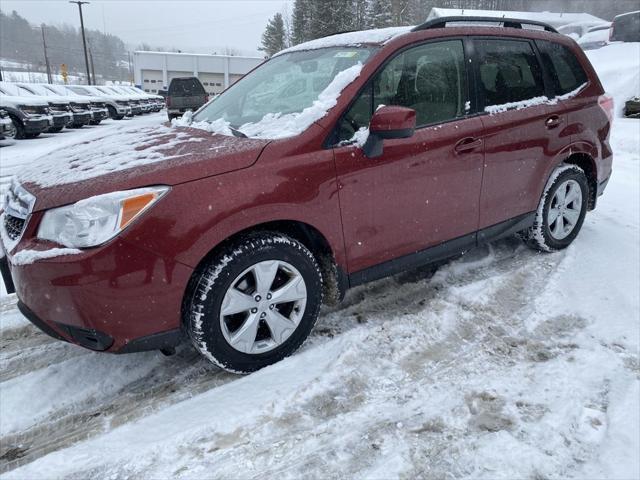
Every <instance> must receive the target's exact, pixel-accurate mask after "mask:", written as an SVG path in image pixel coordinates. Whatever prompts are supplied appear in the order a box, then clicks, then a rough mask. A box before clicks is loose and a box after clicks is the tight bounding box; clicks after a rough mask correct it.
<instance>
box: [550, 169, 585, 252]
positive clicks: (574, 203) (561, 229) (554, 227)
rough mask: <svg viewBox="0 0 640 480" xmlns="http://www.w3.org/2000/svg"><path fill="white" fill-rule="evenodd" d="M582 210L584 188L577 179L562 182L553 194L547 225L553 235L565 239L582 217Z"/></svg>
mask: <svg viewBox="0 0 640 480" xmlns="http://www.w3.org/2000/svg"><path fill="white" fill-rule="evenodd" d="M581 210H582V190H581V189H580V185H579V184H578V182H576V181H575V180H567V181H565V182H563V183H561V184H560V185H559V186H558V188H557V189H556V191H555V192H554V194H553V197H552V199H551V204H550V205H549V212H548V214H547V225H548V226H549V232H550V233H551V236H552V237H553V238H555V239H556V240H563V239H565V238H567V237H568V236H569V235H571V232H573V230H574V229H575V228H576V225H577V224H578V221H579V219H580V212H581Z"/></svg>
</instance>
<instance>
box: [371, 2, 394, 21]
mask: <svg viewBox="0 0 640 480" xmlns="http://www.w3.org/2000/svg"><path fill="white" fill-rule="evenodd" d="M369 19H370V26H371V27H372V28H384V27H391V26H393V25H394V24H395V22H394V15H393V4H392V3H391V2H390V1H389V0H372V2H371V3H370V5H369Z"/></svg>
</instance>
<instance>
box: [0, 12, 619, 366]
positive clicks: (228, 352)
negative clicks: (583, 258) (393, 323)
mask: <svg viewBox="0 0 640 480" xmlns="http://www.w3.org/2000/svg"><path fill="white" fill-rule="evenodd" d="M494 23H496V24H497V25H498V26H497V27H496V26H492V25H493V24H494ZM612 107H613V105H612V101H611V99H610V98H609V97H607V96H606V95H604V91H603V88H602V85H601V84H600V81H599V80H598V77H597V75H596V73H595V72H594V70H593V67H592V66H591V64H590V63H589V61H588V60H587V58H586V57H585V55H584V53H583V52H582V50H581V49H580V48H579V47H578V45H577V44H576V43H575V42H574V41H573V40H571V39H569V38H568V37H565V36H563V35H560V34H557V33H555V31H554V30H553V29H552V28H551V27H549V26H547V25H544V24H538V23H534V22H524V21H519V20H509V19H486V18H482V19H479V18H467V17H463V18H446V19H439V20H435V21H431V22H427V23H425V24H423V25H420V26H418V27H415V28H412V29H411V28H407V29H404V28H394V29H384V30H377V31H376V30H373V31H368V32H352V33H346V34H340V35H335V36H332V37H327V38H324V39H320V40H315V41H312V42H309V43H306V44H303V45H299V46H296V47H293V48H291V49H289V50H287V51H284V52H282V53H280V54H278V55H276V56H274V57H273V58H272V59H270V60H269V61H267V62H265V63H264V64H262V65H261V66H259V67H257V68H256V69H255V70H254V71H253V72H251V73H250V74H249V75H247V76H245V77H244V78H242V79H241V80H240V81H238V82H237V83H236V84H234V85H233V86H232V87H231V88H230V89H228V90H227V91H225V92H224V93H223V94H222V95H221V96H220V97H218V98H217V99H215V100H213V101H211V102H209V103H208V104H206V105H205V106H204V107H202V108H201V109H200V110H199V111H197V112H196V113H195V114H193V116H191V115H190V114H187V115H186V116H185V117H183V119H181V120H179V121H175V120H174V123H173V125H158V126H157V127H147V128H144V129H138V130H133V129H130V130H123V131H122V132H121V133H119V134H118V135H117V136H114V137H103V138H99V139H96V140H94V141H90V142H85V143H83V144H78V145H75V146H72V147H68V148H65V149H63V150H61V151H58V152H54V153H53V154H51V155H49V156H48V158H46V159H44V160H42V161H41V162H38V163H37V164H36V165H31V166H29V167H27V168H25V171H24V172H22V173H21V174H20V175H19V176H18V178H17V179H15V180H14V182H13V184H12V187H11V189H10V191H9V194H8V198H7V203H6V205H5V210H4V213H3V219H2V223H3V225H2V228H1V229H0V230H1V233H2V243H3V245H4V251H6V252H7V254H6V256H5V257H4V258H3V261H2V271H3V276H4V279H5V283H6V285H7V286H8V288H9V289H10V290H13V289H14V288H15V290H17V295H18V299H19V300H20V301H19V304H18V305H19V308H20V309H21V311H22V312H23V313H24V315H25V316H26V317H27V318H29V319H30V320H31V321H32V322H33V323H34V324H35V325H36V326H38V327H39V328H40V329H42V330H43V331H45V332H46V333H48V334H49V335H51V336H54V337H56V338H59V339H61V340H65V341H68V342H73V343H76V344H78V345H81V346H83V347H87V348H90V349H92V350H100V351H108V352H114V353H124V352H134V351H140V350H151V349H160V350H164V351H165V352H170V351H171V350H172V349H173V347H174V346H175V345H176V344H177V343H178V342H179V341H180V340H181V338H183V337H185V336H187V337H189V338H190V339H191V341H192V342H193V344H194V345H195V347H196V348H197V349H198V350H199V351H200V352H201V353H202V354H203V355H204V356H205V357H207V358H208V359H209V360H211V361H213V362H215V363H217V364H218V365H220V366H221V367H223V368H225V369H228V370H231V371H236V372H250V371H253V370H256V369H258V368H261V367H263V366H265V365H269V364H271V363H273V362H276V361H278V360H280V359H282V358H284V357H286V356H288V355H290V354H291V353H292V352H294V351H295V350H296V349H297V348H298V347H299V346H300V345H301V344H302V342H303V341H304V340H305V338H306V337H307V336H308V334H309V332H310V331H311V329H312V327H313V325H314V323H315V322H316V319H317V317H318V312H319V310H320V305H321V304H322V303H323V302H325V303H330V304H333V303H336V302H338V301H340V300H341V298H342V297H343V296H344V293H345V291H346V290H347V289H348V288H349V287H353V286H355V285H359V284H362V283H364V282H369V281H372V280H376V279H379V278H382V277H385V276H388V275H393V274H396V273H398V272H400V271H402V270H405V269H409V268H412V267H415V266H417V265H422V264H426V263H429V262H434V261H440V260H442V259H444V258H448V257H452V256H455V255H457V254H460V253H461V252H464V251H466V250H469V249H471V248H474V247H476V246H477V245H480V244H484V243H486V242H490V241H493V240H495V239H498V238H501V237H504V236H506V235H512V234H515V233H518V234H519V235H520V236H521V237H522V238H524V240H525V241H526V242H527V243H528V244H529V245H531V246H532V247H534V248H538V249H540V250H544V251H554V250H559V249H562V248H565V247H567V246H568V245H569V244H570V243H571V242H572V241H573V240H574V239H575V238H576V235H577V234H578V232H579V231H580V228H581V226H582V223H583V220H584V217H585V214H586V212H587V210H592V209H593V208H595V206H596V200H597V198H598V196H599V195H601V194H602V192H603V190H604V188H605V186H606V184H607V181H608V179H609V176H610V174H611V162H612V152H611V148H610V146H609V133H610V129H611V115H612ZM14 285H15V287H14Z"/></svg>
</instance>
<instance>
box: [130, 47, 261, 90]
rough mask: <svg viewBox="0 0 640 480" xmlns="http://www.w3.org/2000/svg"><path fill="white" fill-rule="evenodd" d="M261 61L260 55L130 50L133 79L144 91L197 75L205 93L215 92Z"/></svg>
mask: <svg viewBox="0 0 640 480" xmlns="http://www.w3.org/2000/svg"><path fill="white" fill-rule="evenodd" d="M263 61H264V59H262V58H260V57H240V56H229V55H206V54H200V53H171V52H143V51H139V52H134V54H133V71H134V81H135V84H136V85H138V86H140V88H142V89H143V90H144V91H146V92H149V93H157V92H158V90H162V89H164V90H166V89H167V88H168V86H169V83H170V82H171V79H172V78H176V77H198V78H199V79H200V81H201V82H202V85H204V88H205V90H206V91H207V93H210V94H215V93H220V92H222V91H223V90H224V89H225V88H227V87H228V86H229V85H231V84H233V83H234V82H235V81H237V80H238V79H239V78H241V77H242V76H243V75H245V74H246V73H248V72H249V71H250V70H252V69H253V68H254V67H256V66H258V65H259V64H260V63H262V62H263Z"/></svg>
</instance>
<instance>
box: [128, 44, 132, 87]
mask: <svg viewBox="0 0 640 480" xmlns="http://www.w3.org/2000/svg"><path fill="white" fill-rule="evenodd" d="M127 53H128V54H129V81H130V82H131V85H133V64H132V63H131V51H128V52H127Z"/></svg>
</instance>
